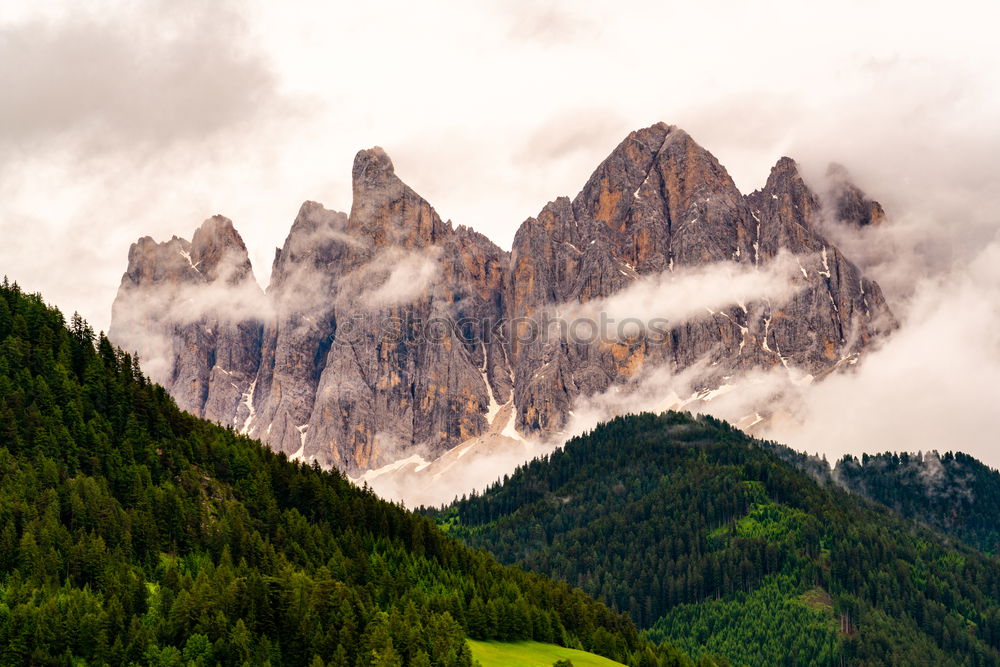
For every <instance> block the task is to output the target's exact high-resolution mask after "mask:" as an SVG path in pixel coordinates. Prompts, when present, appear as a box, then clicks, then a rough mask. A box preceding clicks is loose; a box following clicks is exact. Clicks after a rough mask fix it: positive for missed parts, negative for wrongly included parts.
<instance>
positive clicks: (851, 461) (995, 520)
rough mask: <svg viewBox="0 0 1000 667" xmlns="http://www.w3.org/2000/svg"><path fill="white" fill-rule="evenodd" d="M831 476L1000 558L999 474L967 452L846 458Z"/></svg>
mask: <svg viewBox="0 0 1000 667" xmlns="http://www.w3.org/2000/svg"><path fill="white" fill-rule="evenodd" d="M833 474H834V478H835V479H836V480H837V481H838V482H839V483H840V484H842V485H843V486H844V487H845V488H847V489H849V490H850V491H853V492H854V493H858V494H860V495H863V496H865V497H867V498H870V499H871V500H875V501H877V502H880V503H882V504H884V505H886V506H887V507H889V508H891V509H893V510H895V511H896V512H897V513H899V514H901V515H903V516H905V517H909V518H912V519H916V520H918V521H921V522H923V523H926V524H928V525H930V526H933V527H935V528H937V529H939V530H941V531H944V532H946V533H949V534H951V535H954V536H956V537H958V538H960V539H962V540H964V541H965V542H967V543H968V544H971V545H972V546H974V547H977V548H979V549H982V550H983V551H985V552H987V553H991V554H1000V473H998V472H997V471H996V470H993V469H992V468H989V467H987V466H985V465H983V464H982V463H981V462H979V461H977V460H976V459H974V458H973V457H971V456H969V455H967V454H962V453H961V452H959V453H952V452H948V453H946V454H944V455H938V454H937V453H936V452H930V453H928V454H920V453H917V454H907V453H905V452H904V453H902V454H894V453H889V452H886V453H885V454H878V455H875V456H869V455H868V454H865V455H864V456H862V457H861V459H860V460H858V459H857V458H854V457H853V456H845V457H844V458H843V459H841V460H840V461H839V462H838V463H837V467H836V468H835V469H834V473H833Z"/></svg>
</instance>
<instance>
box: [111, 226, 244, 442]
mask: <svg viewBox="0 0 1000 667" xmlns="http://www.w3.org/2000/svg"><path fill="white" fill-rule="evenodd" d="M263 303H264V294H263V293H262V292H261V290H260V288H259V287H258V286H257V283H256V282H255V281H254V278H253V271H252V269H251V267H250V260H249V257H248V255H247V249H246V246H245V245H244V243H243V239H242V238H240V235H239V234H238V233H237V232H236V230H235V229H234V228H233V223H232V222H231V221H230V220H228V219H227V218H224V217H222V216H215V217H213V218H209V219H208V220H206V221H205V222H204V224H202V226H201V227H199V228H198V229H197V230H196V231H195V234H194V236H193V237H192V240H191V241H190V242H189V241H187V240H185V239H181V238H178V237H176V236H175V237H173V238H172V239H171V240H169V241H166V242H164V243H156V242H155V241H153V239H151V238H149V237H148V236H147V237H144V238H141V239H139V241H137V242H136V243H134V244H133V245H132V247H131V248H130V250H129V264H128V270H127V271H126V273H125V275H124V276H122V283H121V287H120V288H119V290H118V296H117V297H116V299H115V302H114V305H113V306H112V325H111V330H110V332H109V336H110V337H111V339H112V340H114V341H115V342H116V343H117V344H119V345H121V346H122V347H125V348H127V349H131V350H136V351H138V353H139V356H140V359H141V360H142V361H143V367H144V368H145V369H146V371H147V372H148V373H149V374H150V376H151V377H152V378H153V379H154V380H155V381H157V382H159V383H161V384H162V385H163V386H164V387H166V389H167V390H168V391H169V392H170V394H171V395H172V396H173V397H174V399H175V400H176V401H177V404H178V405H179V406H180V407H181V408H183V409H185V410H187V411H189V412H191V413H192V414H195V415H198V416H200V417H205V418H206V419H211V420H213V421H219V422H223V423H226V424H233V425H237V424H238V416H239V413H240V400H241V397H242V395H243V394H244V392H245V391H246V390H247V388H248V387H249V385H250V383H251V382H252V381H253V379H254V377H255V376H256V374H257V370H258V367H259V365H260V342H261V332H262V320H261V319H259V318H258V317H254V316H253V313H254V312H255V310H256V309H255V307H254V306H255V305H256V306H257V307H260V306H261V305H262V304H263Z"/></svg>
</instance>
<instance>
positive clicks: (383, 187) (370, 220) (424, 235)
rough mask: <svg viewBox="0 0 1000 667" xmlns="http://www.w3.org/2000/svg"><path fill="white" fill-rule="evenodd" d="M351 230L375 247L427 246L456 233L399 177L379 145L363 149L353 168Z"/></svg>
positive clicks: (356, 157) (355, 159)
mask: <svg viewBox="0 0 1000 667" xmlns="http://www.w3.org/2000/svg"><path fill="white" fill-rule="evenodd" d="M352 179H353V180H352V186H353V187H352V191H353V195H354V201H353V204H352V206H351V215H350V218H349V225H350V227H351V229H352V230H353V231H355V232H357V233H360V234H361V235H363V236H364V237H365V238H366V239H369V240H370V241H371V242H372V243H373V244H374V245H375V246H382V245H386V244H389V245H400V246H404V247H411V248H412V247H424V246H428V245H433V244H435V243H439V242H440V241H442V240H443V238H444V237H445V236H446V235H447V234H449V233H451V232H452V228H451V225H450V224H448V223H445V222H442V221H441V218H440V217H439V216H438V214H437V212H436V211H435V210H434V209H433V208H432V207H431V205H430V204H429V203H427V201H426V200H425V199H424V198H423V197H421V196H420V195H418V194H417V193H416V192H414V191H413V190H412V189H411V188H410V187H409V186H408V185H406V184H405V183H403V181H401V180H400V179H399V178H398V177H397V176H396V172H395V169H394V168H393V165H392V160H391V159H390V158H389V155H388V154H387V153H386V152H385V151H384V150H382V149H381V148H379V147H378V146H376V147H374V148H369V149H367V150H363V151H359V152H358V154H357V156H355V158H354V169H353V171H352Z"/></svg>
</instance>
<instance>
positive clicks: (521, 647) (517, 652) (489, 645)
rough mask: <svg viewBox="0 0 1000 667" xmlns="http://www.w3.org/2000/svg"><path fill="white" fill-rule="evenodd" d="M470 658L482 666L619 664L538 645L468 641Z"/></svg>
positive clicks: (589, 666) (598, 666) (588, 666)
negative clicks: (570, 663)
mask: <svg viewBox="0 0 1000 667" xmlns="http://www.w3.org/2000/svg"><path fill="white" fill-rule="evenodd" d="M469 647H470V648H471V649H472V657H473V658H474V659H475V660H478V661H479V663H480V664H481V665H482V666H483V667H552V663H554V662H555V661H556V660H570V661H572V662H573V667H615V666H620V665H621V663H620V662H615V661H614V660H608V659H607V658H603V657H601V656H599V655H594V654H593V653H585V652H584V651H577V650H576V649H572V648H564V647H562V646H556V645H555V644H542V643H539V642H481V641H476V640H473V639H470V640H469Z"/></svg>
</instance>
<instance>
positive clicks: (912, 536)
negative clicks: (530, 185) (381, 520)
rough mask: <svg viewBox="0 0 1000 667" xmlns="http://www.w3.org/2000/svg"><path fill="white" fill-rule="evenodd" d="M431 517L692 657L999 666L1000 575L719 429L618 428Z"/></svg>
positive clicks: (680, 424)
mask: <svg viewBox="0 0 1000 667" xmlns="http://www.w3.org/2000/svg"><path fill="white" fill-rule="evenodd" d="M428 512H429V513H430V514H432V515H434V516H435V517H436V518H437V520H438V521H439V522H440V523H441V524H442V525H443V526H445V527H446V528H447V529H448V530H449V531H450V532H451V534H453V535H457V536H459V537H461V538H462V539H463V540H465V541H466V542H467V543H469V544H470V545H474V546H477V547H483V548H486V549H489V550H490V551H491V552H492V553H494V554H495V555H496V556H497V557H498V558H499V559H500V560H501V561H502V562H505V563H517V564H521V565H523V566H524V567H526V568H529V569H531V570H534V571H536V572H540V573H544V574H547V575H550V576H553V577H556V578H559V579H562V580H564V581H566V582H569V583H570V584H572V585H575V586H579V587H580V588H582V589H583V590H584V591H586V592H588V593H590V594H592V595H594V596H596V597H598V598H600V599H602V600H604V601H605V602H607V603H608V604H610V605H611V606H613V607H614V608H616V609H618V610H621V611H625V612H628V613H629V614H630V615H631V616H632V618H634V619H635V620H636V621H637V623H638V624H639V625H640V626H641V627H644V628H647V629H648V634H649V636H651V637H653V638H655V639H657V640H659V639H667V640H670V641H672V642H674V643H676V644H677V645H678V646H679V647H681V648H683V649H685V650H687V651H689V652H691V653H692V654H694V655H698V654H701V653H704V652H713V653H716V654H719V655H723V656H726V657H727V658H728V659H729V660H730V661H731V662H732V663H733V664H741V665H784V664H787V665H792V664H794V665H831V664H841V663H848V664H865V665H882V664H906V665H917V664H934V665H950V664H961V665H994V664H998V663H1000V561H998V560H997V559H995V558H993V557H991V556H989V555H987V554H983V553H982V552H980V551H978V550H975V549H972V548H970V547H968V546H965V545H963V544H961V543H959V542H957V541H956V540H953V539H951V538H948V537H946V536H944V535H941V534H940V533H937V532H935V531H933V530H931V529H928V528H926V527H923V526H921V525H919V524H917V523H916V522H913V521H910V520H907V519H905V518H902V517H899V516H897V515H896V514H894V513H893V512H891V511H889V510H888V509H887V508H885V507H883V506H881V505H878V504H876V503H873V502H870V501H868V500H866V499H863V498H860V497H858V496H857V495H853V494H851V493H849V492H847V491H845V490H843V489H841V488H840V487H839V486H837V485H835V484H834V483H833V482H832V481H830V480H827V481H822V480H820V481H818V480H817V479H816V478H815V477H814V476H812V475H810V474H807V473H806V472H803V471H802V470H800V469H799V468H797V467H795V466H794V465H792V464H790V463H787V462H785V461H784V460H782V459H781V458H780V457H779V456H778V454H777V453H775V446H774V445H773V443H761V442H759V441H756V440H754V439H752V438H750V437H748V436H746V435H745V434H743V433H742V432H740V431H738V430H736V429H735V428H733V427H731V426H729V425H728V424H725V423H723V422H720V421H718V420H715V419H713V418H711V417H699V418H692V417H691V416H690V415H687V414H677V413H667V414H664V415H651V414H643V415H638V416H630V417H624V418H618V419H615V420H613V421H611V422H609V423H607V424H603V425H601V426H599V427H597V428H596V429H595V430H594V431H593V432H591V433H589V434H587V435H585V436H582V437H579V438H575V439H573V440H571V441H570V442H569V443H568V444H567V445H566V446H565V448H564V449H562V450H557V451H556V452H554V453H553V454H551V455H550V456H548V457H546V458H544V459H541V460H536V461H534V462H531V463H528V464H526V465H524V466H522V467H521V468H519V469H518V470H517V471H516V472H515V473H514V474H512V475H511V476H509V478H505V479H504V480H503V482H502V483H498V484H496V485H494V486H493V487H491V488H490V489H489V490H487V491H486V492H485V493H484V494H482V495H474V496H473V497H471V498H466V499H463V500H461V501H459V502H457V503H456V504H454V505H452V506H450V507H447V508H445V509H443V510H433V511H428ZM984 523H985V521H984Z"/></svg>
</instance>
